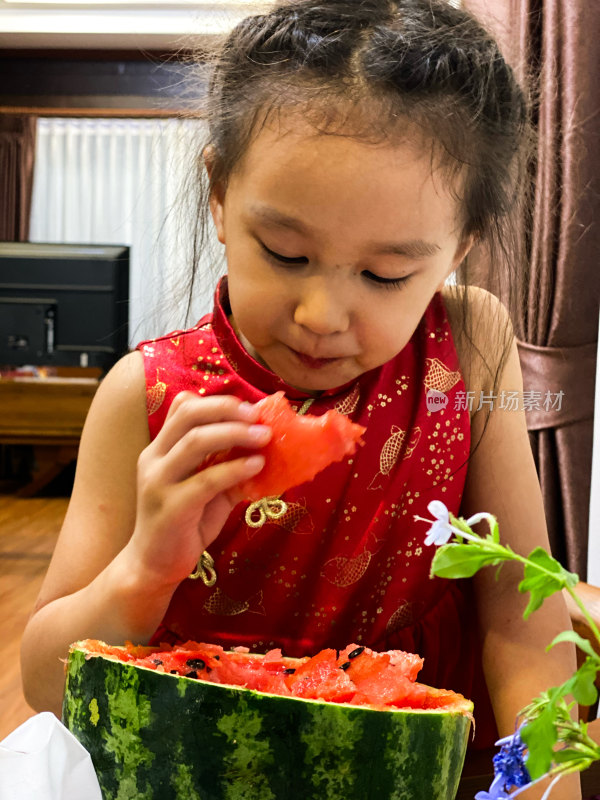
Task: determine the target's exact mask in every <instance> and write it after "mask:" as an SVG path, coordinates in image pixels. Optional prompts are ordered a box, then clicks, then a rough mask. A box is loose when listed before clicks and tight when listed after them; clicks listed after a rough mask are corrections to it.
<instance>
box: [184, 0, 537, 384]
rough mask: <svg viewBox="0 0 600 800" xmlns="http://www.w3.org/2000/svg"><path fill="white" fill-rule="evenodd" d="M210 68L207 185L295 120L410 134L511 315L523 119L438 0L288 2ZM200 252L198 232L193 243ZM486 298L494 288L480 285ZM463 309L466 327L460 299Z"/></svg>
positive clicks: (326, 128)
mask: <svg viewBox="0 0 600 800" xmlns="http://www.w3.org/2000/svg"><path fill="white" fill-rule="evenodd" d="M211 69H212V73H211V77H210V81H209V85H208V92H207V97H206V106H205V110H204V114H205V118H206V121H207V124H208V130H209V142H210V144H211V145H212V147H213V148H214V150H213V152H214V156H215V158H214V166H213V171H212V174H211V185H212V186H214V185H215V184H217V183H218V184H220V185H226V184H227V181H228V178H229V176H230V175H231V174H232V172H233V171H234V170H235V169H236V167H237V166H238V165H239V164H240V162H241V160H242V159H243V156H244V154H245V152H246V150H247V148H248V146H249V144H250V142H251V141H252V137H253V136H255V135H257V133H258V132H259V131H260V130H261V128H262V126H264V124H265V123H266V122H267V121H270V120H272V119H273V117H274V116H276V115H280V116H281V118H283V117H284V116H285V115H288V114H289V113H290V111H292V110H294V109H299V110H300V111H301V113H302V114H303V116H304V117H305V118H306V119H307V120H308V121H310V122H311V123H312V124H313V125H314V126H315V128H316V129H317V130H318V131H319V132H321V133H322V134H323V135H327V134H329V133H336V134H338V135H339V134H340V133H342V134H343V135H348V136H352V137H360V138H363V139H364V140H365V141H369V142H374V143H376V142H386V141H389V142H390V143H392V144H393V143H394V142H395V141H398V140H401V139H402V138H403V137H406V136H407V135H408V131H409V130H414V129H415V127H416V128H417V129H418V130H419V131H420V133H421V136H422V141H425V142H427V143H428V144H429V146H430V147H431V148H432V159H434V160H435V164H436V166H442V167H443V168H444V169H445V170H446V173H447V175H448V177H449V178H453V177H455V176H457V175H460V176H461V180H460V181H452V180H451V181H450V182H449V185H450V186H452V187H453V188H454V190H455V191H456V192H457V197H458V199H459V201H460V206H461V208H462V224H463V233H464V235H472V236H473V237H474V238H476V239H477V240H479V241H481V242H483V243H485V246H486V248H487V252H488V256H489V259H490V261H491V263H492V264H493V265H496V266H499V265H501V269H500V268H499V269H496V270H495V273H496V277H500V276H504V277H507V278H508V279H507V280H506V281H505V282H504V285H501V284H500V281H498V286H497V288H496V289H495V293H496V294H499V295H500V296H501V297H502V299H503V300H504V301H505V303H507V304H509V305H510V303H511V302H512V299H513V298H512V295H514V292H513V289H514V286H515V285H516V281H515V278H514V276H515V271H517V270H519V269H524V261H523V259H522V258H521V247H520V244H521V242H520V239H521V237H520V235H519V234H520V232H521V229H520V227H519V225H518V224H515V213H516V214H517V215H518V218H519V219H520V221H521V223H522V222H523V219H524V217H523V215H524V209H525V207H526V204H525V203H524V198H525V196H526V189H527V186H528V170H527V165H528V159H529V158H530V153H531V152H532V147H531V145H532V139H531V134H530V130H531V128H530V122H529V112H528V105H527V102H526V99H525V95H524V93H523V91H522V90H521V88H520V87H519V85H518V83H517V81H516V80H515V77H514V75H513V71H512V70H511V68H510V67H509V66H508V65H507V63H506V62H505V60H504V58H503V57H502V54H501V53H500V50H499V48H498V45H497V44H496V42H495V41H494V39H493V38H492V37H491V36H490V35H489V34H488V33H487V32H486V31H485V30H484V29H483V28H482V27H481V25H480V24H479V23H478V22H477V21H476V20H475V19H474V18H473V17H472V16H471V15H470V14H468V13H467V12H465V11H463V10H460V9H457V8H455V7H453V6H451V5H450V4H449V3H448V2H446V0H330V1H328V2H318V1H315V0H289V1H288V2H286V3H282V4H279V5H277V6H276V7H274V8H273V10H271V11H270V12H269V13H265V14H261V15H256V16H251V17H248V18H246V19H245V20H243V21H242V22H240V23H239V24H238V25H237V26H236V27H235V28H234V30H233V31H232V32H231V34H230V35H229V36H228V37H227V39H226V40H225V42H224V44H223V46H222V48H221V50H220V52H219V53H218V54H217V56H216V58H215V59H214V62H213V63H212V65H211ZM199 166H200V167H201V168H202V169H203V165H201V164H199ZM458 185H460V193H459V194H458V190H457V189H456V186H458ZM210 188H211V187H208V189H209V190H210ZM205 195H207V192H205ZM207 200H208V197H207V196H204V197H203V198H202V203H203V204H204V206H206V203H207ZM205 210H206V208H205ZM205 217H206V215H205V214H200V215H199V216H198V218H199V219H200V220H202V219H204V218H205ZM202 224H203V223H202V221H200V225H202ZM205 240H206V237H205V236H204V235H203V234H202V232H201V234H200V235H199V237H198V240H197V241H198V242H199V243H204V242H205ZM511 271H512V274H511ZM492 272H494V271H492ZM468 273H469V264H468V259H466V260H465V262H464V263H463V264H462V265H461V268H460V270H459V282H460V284H461V285H467V284H469V283H471V282H472V279H471V276H470V275H469V274H468ZM486 285H487V287H488V288H493V287H491V286H490V285H491V280H490V276H489V275H488V276H487V278H486ZM456 291H460V290H459V289H457V290H456ZM462 299H463V301H464V311H465V313H464V320H466V319H467V318H468V314H467V309H466V303H467V292H466V291H464V292H463V294H462ZM465 324H466V323H465ZM467 338H468V339H469V340H471V337H470V335H469V333H468V331H467ZM509 339H510V336H509V335H508V333H507V337H506V340H505V342H504V345H503V346H504V350H505V355H506V352H507V350H508V346H509V343H510V342H509ZM471 341H472V340H471ZM501 347H502V345H501ZM500 366H501V365H498V366H497V369H498V371H499V370H500ZM495 382H496V377H494V384H495Z"/></svg>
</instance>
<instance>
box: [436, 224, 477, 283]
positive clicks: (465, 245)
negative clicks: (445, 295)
mask: <svg viewBox="0 0 600 800" xmlns="http://www.w3.org/2000/svg"><path fill="white" fill-rule="evenodd" d="M476 238H477V237H476V236H475V234H472V233H470V234H469V235H468V236H465V237H464V238H463V239H461V241H460V243H459V245H458V247H457V248H456V253H455V254H454V258H453V259H452V264H451V266H450V269H449V270H448V274H447V275H446V277H445V278H444V280H443V281H442V282H441V283H440V285H439V286H438V288H437V291H438V292H441V291H442V289H443V288H444V286H445V284H446V280H447V279H448V277H449V276H450V275H451V274H452V273H453V272H454V270H455V269H456V268H457V267H458V265H459V264H460V263H461V261H463V259H465V258H466V257H467V256H468V255H469V252H470V250H471V248H472V247H473V245H474V244H475V241H476Z"/></svg>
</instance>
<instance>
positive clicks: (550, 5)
mask: <svg viewBox="0 0 600 800" xmlns="http://www.w3.org/2000/svg"><path fill="white" fill-rule="evenodd" d="M465 4H466V5H467V6H468V7H469V9H470V10H471V11H472V12H473V13H474V14H475V15H476V16H478V17H479V18H480V20H481V21H482V22H483V23H484V24H486V25H487V27H488V28H489V29H490V30H491V31H492V32H493V33H495V35H496V36H497V38H498V40H499V42H500V44H501V46H502V47H503V50H504V52H505V55H506V57H507V58H508V60H509V61H510V62H511V63H512V65H513V66H514V67H515V69H516V71H517V73H520V71H521V66H522V65H524V64H526V65H527V67H528V69H529V70H533V72H534V77H535V78H537V80H538V81H539V89H538V90H539V95H540V97H539V108H538V112H537V114H536V118H537V119H536V121H537V127H538V134H539V144H538V157H537V167H536V175H535V208H534V223H533V230H532V231H531V232H530V237H528V238H529V242H528V247H529V255H530V275H529V276H528V277H527V282H526V283H527V285H525V286H524V287H523V289H524V292H525V296H526V298H527V303H526V306H525V308H524V309H523V312H522V313H521V314H520V315H519V316H518V318H516V319H515V320H514V324H515V328H516V331H517V336H518V337H519V340H520V344H519V351H520V356H521V366H522V368H523V378H524V383H525V390H526V391H528V392H531V391H535V392H540V393H541V395H538V397H542V398H543V399H546V398H547V397H548V396H547V394H546V393H547V392H550V393H551V396H550V397H548V402H547V403H546V407H544V402H543V400H542V403H541V404H540V409H539V410H532V411H531V412H529V413H528V414H527V416H528V428H529V431H530V438H531V444H532V448H533V452H534V456H535V460H536V464H537V468H538V474H539V478H540V482H541V486H542V492H543V496H544V503H545V509H546V516H547V521H548V529H549V533H550V541H551V545H552V549H553V552H554V554H555V556H556V557H557V558H559V559H560V560H561V561H562V562H563V564H565V566H567V567H568V568H569V569H572V570H574V571H576V572H578V573H579V575H580V576H581V577H582V579H584V578H585V576H586V570H587V542H588V524H589V505H590V480H591V463H592V429H593V414H594V408H593V405H594V380H595V372H596V353H597V339H598V308H599V304H600V269H599V259H600V224H599V221H600V217H599V210H600V208H599V206H600V203H599V196H600V193H599V188H600V187H599V185H598V168H599V166H600V163H599V162H600V147H599V144H600V141H599V139H600V37H599V36H598V31H600V3H598V2H590V0H467V2H466V3H465ZM560 392H563V393H564V394H563V395H562V396H561V395H560V394H559V393H560ZM598 557H599V558H600V554H599V556H598Z"/></svg>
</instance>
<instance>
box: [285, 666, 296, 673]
mask: <svg viewBox="0 0 600 800" xmlns="http://www.w3.org/2000/svg"><path fill="white" fill-rule="evenodd" d="M294 672H296V670H295V669H294V667H290V668H289V669H284V670H283V674H284V675H293V674H294Z"/></svg>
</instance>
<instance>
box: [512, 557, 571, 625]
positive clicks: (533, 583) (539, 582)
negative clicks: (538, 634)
mask: <svg viewBox="0 0 600 800" xmlns="http://www.w3.org/2000/svg"><path fill="white" fill-rule="evenodd" d="M578 580H579V578H578V576H577V575H575V574H574V573H572V572H568V571H567V570H566V569H564V567H563V566H562V565H561V564H559V562H558V561H557V560H556V559H555V558H552V556H551V555H549V554H548V553H547V552H546V551H545V550H544V548H543V547H536V548H535V550H533V551H532V552H531V553H530V554H529V556H528V557H527V564H526V565H525V577H524V579H523V580H522V581H521V583H520V584H519V591H520V592H522V593H525V592H530V594H531V597H530V598H529V603H528V605H527V608H526V609H525V611H524V613H523V618H524V619H527V618H528V617H529V616H530V615H531V614H532V613H533V612H534V611H537V609H538V608H539V607H540V606H541V605H542V603H543V602H544V600H545V599H546V598H547V597H550V595H553V594H554V593H555V592H558V591H560V590H561V589H564V587H565V586H573V585H575V584H574V583H573V581H575V583H577V582H578Z"/></svg>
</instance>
